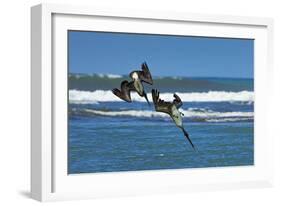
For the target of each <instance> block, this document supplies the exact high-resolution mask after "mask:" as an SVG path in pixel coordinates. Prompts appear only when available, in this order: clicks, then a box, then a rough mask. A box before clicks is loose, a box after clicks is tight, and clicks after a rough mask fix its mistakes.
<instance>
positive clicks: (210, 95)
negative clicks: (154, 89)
mask: <svg viewBox="0 0 281 206" xmlns="http://www.w3.org/2000/svg"><path fill="white" fill-rule="evenodd" d="M177 94H178V95H179V96H180V98H181V100H182V101H183V102H253V101H254V92H253V91H240V92H227V91H209V92H187V93H181V92H177ZM160 95H161V99H164V100H165V101H173V93H161V94H160ZM147 96H148V99H149V101H152V98H151V93H149V94H148V95H147ZM131 97H132V100H133V101H137V102H145V99H144V98H142V97H140V96H139V95H138V94H136V93H135V92H133V93H132V94H131ZM69 101H70V103H71V104H97V103H98V102H121V101H122V100H121V99H119V98H118V97H117V96H115V95H114V94H113V93H112V92H111V91H110V90H96V91H93V92H91V91H80V90H69Z"/></svg>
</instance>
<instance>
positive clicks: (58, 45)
mask: <svg viewBox="0 0 281 206" xmlns="http://www.w3.org/2000/svg"><path fill="white" fill-rule="evenodd" d="M116 21H118V24H116ZM156 24H157V26H155V25H156ZM132 25H134V26H132ZM31 26H32V28H31V50H32V51H31V56H32V59H31V75H32V76H31V81H32V83H31V94H32V99H31V108H32V111H31V112H32V114H31V125H32V128H31V196H32V198H34V199H36V200H39V201H53V200H67V199H83V198H95V197H112V196H121V195H136V194H150V193H159V192H160V193H172V192H188V191H205V190H213V189H235V188H245V187H267V186H272V185H273V160H272V157H273V135H272V133H270V125H269V118H268V116H269V114H268V110H267V108H269V107H270V104H271V103H270V101H269V95H270V94H269V93H268V91H271V89H270V87H271V84H270V82H271V79H272V76H273V65H272V64H273V60H272V58H273V54H272V51H273V32H272V29H273V21H272V19H269V18H257V17H236V16H221V15H201V14H188V13H173V12H171V13H170V12H169V13H166V12H165V13H164V12H163V13H160V12H152V11H132V10H130V11H128V10H120V9H118V10H114V9H106V8H92V7H83V6H70V5H56V4H40V5H37V6H34V7H32V8H31ZM167 28H169V29H167ZM69 29H77V30H96V31H118V32H134V33H153V34H154V33H157V34H177V35H194V36H208V37H209V36H213V37H233V38H254V39H255V60H254V63H255V64H254V65H255V76H254V78H255V131H254V135H255V145H254V147H255V165H254V166H250V167H239V168H237V167H227V168H226V167H222V168H202V169H177V170H164V171H160V170H159V171H139V172H118V173H115V172H113V173H106V174H105V173H97V174H81V175H67V172H66V165H67V161H66V160H67V155H66V152H67V147H66V145H67V142H66V140H67V131H66V130H65V128H66V127H67V110H66V108H67V101H66V100H67V96H66V93H65V92H66V91H67V85H66V82H67V75H66V74H67V60H66V59H67V46H66V42H67V41H66V40H67V35H66V31H67V30H69ZM168 30H169V31H168ZM58 68H59V69H58Z"/></svg>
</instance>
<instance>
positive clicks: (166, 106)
mask: <svg viewBox="0 0 281 206" xmlns="http://www.w3.org/2000/svg"><path fill="white" fill-rule="evenodd" d="M151 93H152V99H153V103H154V107H155V110H156V111H157V112H164V113H166V114H169V115H170V117H171V118H172V119H173V121H174V123H175V124H176V126H177V127H179V128H180V129H181V130H182V131H183V133H184V136H185V137H186V139H187V140H188V141H189V143H190V144H191V146H192V148H193V149H194V150H195V147H194V145H193V143H192V141H191V139H190V138H189V135H188V133H187V132H186V130H185V129H184V127H183V123H182V116H183V114H182V113H181V112H180V111H179V110H178V109H179V108H180V107H181V106H182V101H181V99H180V97H179V96H178V95H177V94H174V100H173V102H165V101H164V100H162V99H160V98H159V91H157V90H155V89H152V92H151Z"/></svg>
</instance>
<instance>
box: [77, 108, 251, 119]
mask: <svg viewBox="0 0 281 206" xmlns="http://www.w3.org/2000/svg"><path fill="white" fill-rule="evenodd" d="M180 111H181V112H182V113H183V114H184V116H183V118H190V119H192V120H195V121H205V122H230V121H231V122H234V121H251V120H253V118H254V113H253V112H217V111H212V110H206V109H200V110H198V109H196V108H195V109H194V108H190V109H188V110H183V109H180ZM72 112H74V113H81V114H87V115H94V116H108V117H137V118H154V117H156V118H157V117H158V118H160V117H161V118H165V117H166V118H169V115H168V114H165V113H161V112H156V111H149V110H119V111H105V110H95V109H82V110H79V111H78V110H76V109H74V110H73V111H72Z"/></svg>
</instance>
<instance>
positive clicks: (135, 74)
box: [130, 72, 139, 80]
mask: <svg viewBox="0 0 281 206" xmlns="http://www.w3.org/2000/svg"><path fill="white" fill-rule="evenodd" d="M130 77H131V78H132V79H133V80H138V79H139V75H138V73H137V72H131V73H130Z"/></svg>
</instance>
